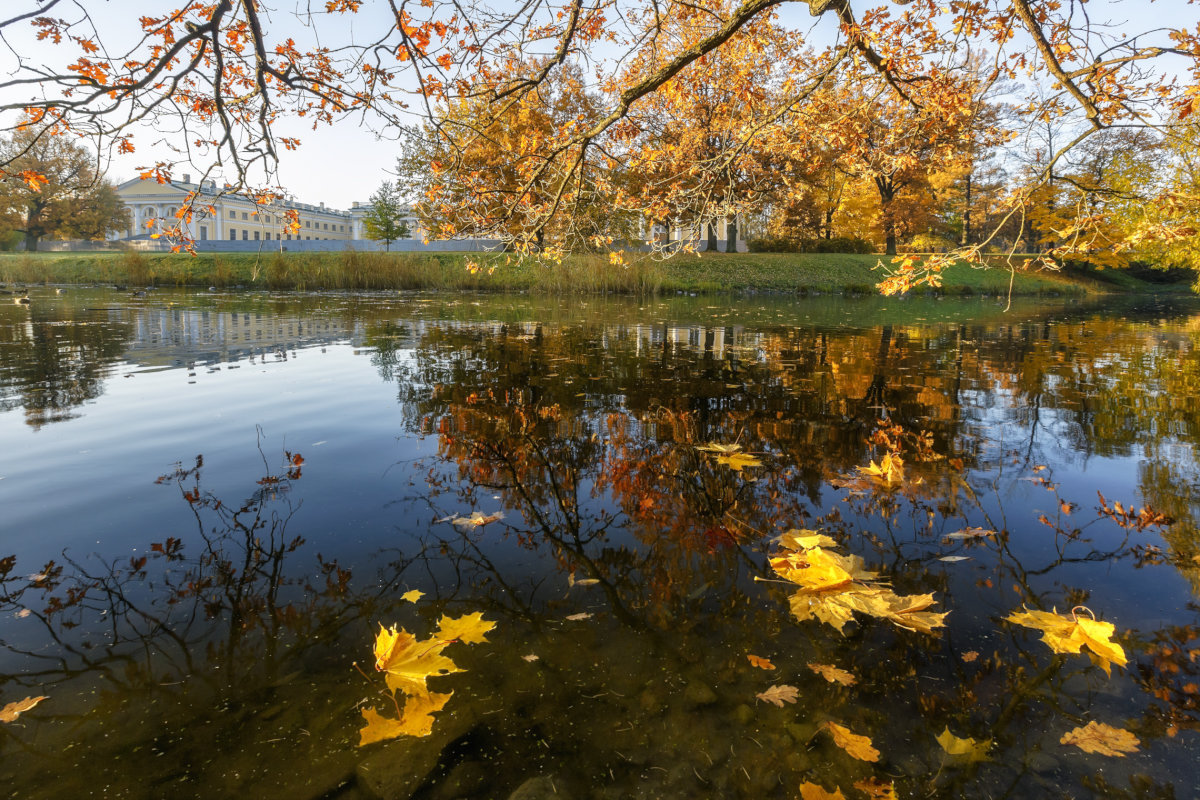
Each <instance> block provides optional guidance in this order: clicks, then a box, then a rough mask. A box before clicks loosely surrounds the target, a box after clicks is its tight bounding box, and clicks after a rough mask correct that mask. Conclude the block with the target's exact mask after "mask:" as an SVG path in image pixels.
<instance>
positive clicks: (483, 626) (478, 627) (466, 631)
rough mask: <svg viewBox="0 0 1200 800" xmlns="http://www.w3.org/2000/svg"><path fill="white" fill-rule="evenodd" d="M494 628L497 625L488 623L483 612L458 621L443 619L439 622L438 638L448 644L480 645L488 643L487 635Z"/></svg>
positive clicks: (448, 618)
mask: <svg viewBox="0 0 1200 800" xmlns="http://www.w3.org/2000/svg"><path fill="white" fill-rule="evenodd" d="M494 627H496V623H494V622H488V621H487V620H485V619H484V618H483V612H482V611H476V612H475V613H474V614H467V615H465V616H462V617H459V618H458V619H451V618H450V617H442V618H441V619H440V620H438V630H437V637H438V638H439V639H445V640H446V642H447V643H449V642H453V641H458V642H466V643H467V644H479V643H481V642H486V641H487V639H486V638H485V634H486V633H487V632H488V631H490V630H491V629H492V628H494Z"/></svg>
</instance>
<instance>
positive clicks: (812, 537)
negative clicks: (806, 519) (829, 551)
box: [779, 528, 837, 550]
mask: <svg viewBox="0 0 1200 800" xmlns="http://www.w3.org/2000/svg"><path fill="white" fill-rule="evenodd" d="M779 544H780V546H782V547H784V548H786V549H788V550H811V549H812V548H814V547H837V542H835V541H834V540H833V539H831V538H830V537H828V536H826V535H825V534H823V533H817V532H816V531H810V530H796V529H794V528H793V529H792V530H790V531H788V532H787V533H785V534H783V535H782V536H780V537H779Z"/></svg>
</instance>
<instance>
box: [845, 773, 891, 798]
mask: <svg viewBox="0 0 1200 800" xmlns="http://www.w3.org/2000/svg"><path fill="white" fill-rule="evenodd" d="M854 788H855V789H858V790H859V791H860V792H862V793H863V794H865V795H866V796H867V797H869V798H871V800H897V798H898V797H899V795H897V794H896V784H894V783H891V782H890V781H889V782H888V783H884V782H883V781H880V780H876V779H875V778H866V779H864V780H861V781H855V782H854Z"/></svg>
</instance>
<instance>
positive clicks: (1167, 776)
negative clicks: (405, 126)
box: [0, 288, 1200, 800]
mask: <svg viewBox="0 0 1200 800" xmlns="http://www.w3.org/2000/svg"><path fill="white" fill-rule="evenodd" d="M31 294H32V303H31V304H30V305H28V306H23V305H16V304H14V305H11V306H8V305H6V306H2V307H0V509H2V512H0V513H2V517H0V520H2V521H0V707H5V708H6V712H7V721H5V722H0V796H8V797H14V798H23V799H25V798H40V797H122V798H163V797H170V798H186V797H205V798H212V797H232V796H240V797H254V798H260V797H262V798H268V797H280V798H289V799H294V800H306V799H307V798H339V799H349V798H369V797H383V798H417V799H418V800H434V799H438V800H449V799H450V798H465V797H481V798H501V799H502V800H503V798H509V797H520V798H525V799H526V800H528V798H537V797H559V798H612V799H613V800H616V799H617V798H690V797H722V798H796V797H801V796H803V797H805V798H811V797H823V796H826V795H822V794H819V793H818V788H817V787H821V788H822V789H823V790H825V791H827V792H830V793H833V792H835V791H837V790H840V791H841V792H842V794H843V795H844V796H845V797H846V798H855V797H859V798H862V797H889V796H898V797H930V796H944V797H960V796H961V797H993V798H995V797H1021V798H1027V797H1064V796H1070V797H1076V798H1083V797H1130V798H1133V797H1138V798H1145V797H1164V798H1165V797H1174V796H1179V797H1185V796H1193V795H1194V792H1195V790H1196V771H1195V764H1196V763H1197V757H1198V755H1200V734H1198V732H1197V727H1198V723H1200V604H1198V603H1197V591H1198V590H1200V534H1198V532H1197V520H1198V519H1200V469H1198V463H1197V457H1196V456H1197V454H1196V446H1197V443H1198V442H1200V407H1198V403H1197V396H1198V392H1200V359H1198V355H1200V349H1198V345H1200V304H1197V303H1194V302H1191V301H1190V300H1188V299H1175V300H1169V301H1168V300H1142V301H1139V302H1121V301H1117V300H1114V299H1112V298H1105V299H1104V300H1103V301H1102V302H1099V303H1095V304H1092V305H1087V304H1079V303H1076V304H1074V305H1063V304H1062V303H1057V304H1049V305H1047V304H1044V303H1029V304H1018V305H1016V306H1014V307H1013V308H1012V309H1010V310H1008V311H1005V310H1004V308H1003V304H1002V303H998V302H997V301H995V300H992V299H972V300H955V301H951V300H938V299H934V298H916V297H914V298H908V299H895V298H891V299H882V298H861V299H841V298H830V297H817V298H808V299H783V298H770V297H748V298H742V299H736V300H730V299H713V298H707V297H686V296H680V297H666V298H659V299H654V300H642V301H638V300H632V299H617V298H591V299H584V300H578V299H570V300H561V299H555V298H550V299H539V298H531V297H527V296H466V295H452V296H451V295H396V294H377V295H355V296H347V295H316V294H314V295H296V294H293V295H272V294H247V293H215V292H214V293H206V292H194V291H192V292H187V291H166V290H159V291H151V292H149V293H147V294H146V296H138V297H131V296H130V294H129V292H127V291H126V292H119V291H115V290H110V289H103V288H96V289H84V288H79V289H68V290H67V291H66V292H65V293H63V294H56V293H55V292H54V290H53V289H50V288H44V289H35V290H34V291H33V292H32V293H31ZM1052 612H1053V614H1052ZM393 626H395V628H394V630H393ZM1109 626H1111V627H1109ZM410 634H411V635H410ZM377 637H378V639H377ZM377 667H383V670H380V669H377ZM25 698H33V699H36V698H44V699H42V700H40V702H38V703H36V704H34V703H33V701H32V700H31V701H30V702H29V703H24V704H22V703H21V701H23V700H24V699H25ZM10 704H16V705H10ZM368 721H369V722H370V724H368ZM1093 723H1095V724H1094V725H1093ZM1079 730H1082V732H1081V733H1073V732H1075V731H1079ZM426 731H428V735H425V736H416V735H408V734H411V733H425V732H426ZM397 734H398V735H397ZM859 737H865V738H859ZM1080 737H1082V739H1081V740H1082V744H1084V745H1089V742H1090V745H1089V746H1090V748H1091V749H1092V750H1095V749H1096V748H1097V747H1098V748H1100V750H1101V752H1088V751H1087V750H1085V749H1084V748H1083V747H1081V746H1080V745H1079V744H1074V743H1073V742H1075V741H1076V740H1078V739H1080ZM363 738H366V739H368V740H375V739H378V741H368V743H367V744H365V745H360V741H361V740H362V739H363ZM1064 739H1065V740H1066V741H1064ZM868 740H869V741H868ZM1105 748H1108V752H1107V753H1106V752H1105ZM1188 787H1191V788H1190V789H1189V788H1188Z"/></svg>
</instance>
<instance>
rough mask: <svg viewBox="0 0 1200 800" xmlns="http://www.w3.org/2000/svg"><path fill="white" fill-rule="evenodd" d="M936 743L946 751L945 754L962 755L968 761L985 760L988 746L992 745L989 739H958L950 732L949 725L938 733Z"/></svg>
mask: <svg viewBox="0 0 1200 800" xmlns="http://www.w3.org/2000/svg"><path fill="white" fill-rule="evenodd" d="M937 743H938V744H940V745H941V746H942V749H943V750H945V751H946V755H950V756H963V757H964V758H965V759H966V760H967V761H968V762H975V761H985V760H986V759H987V751H988V748H989V747H991V746H992V740H991V739H984V740H982V741H978V740H976V739H960V738H959V737H957V736H955V735H954V734H952V733H951V732H950V727H949V726H946V730H944V731H942V732H941V733H940V734H938V737H937Z"/></svg>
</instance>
